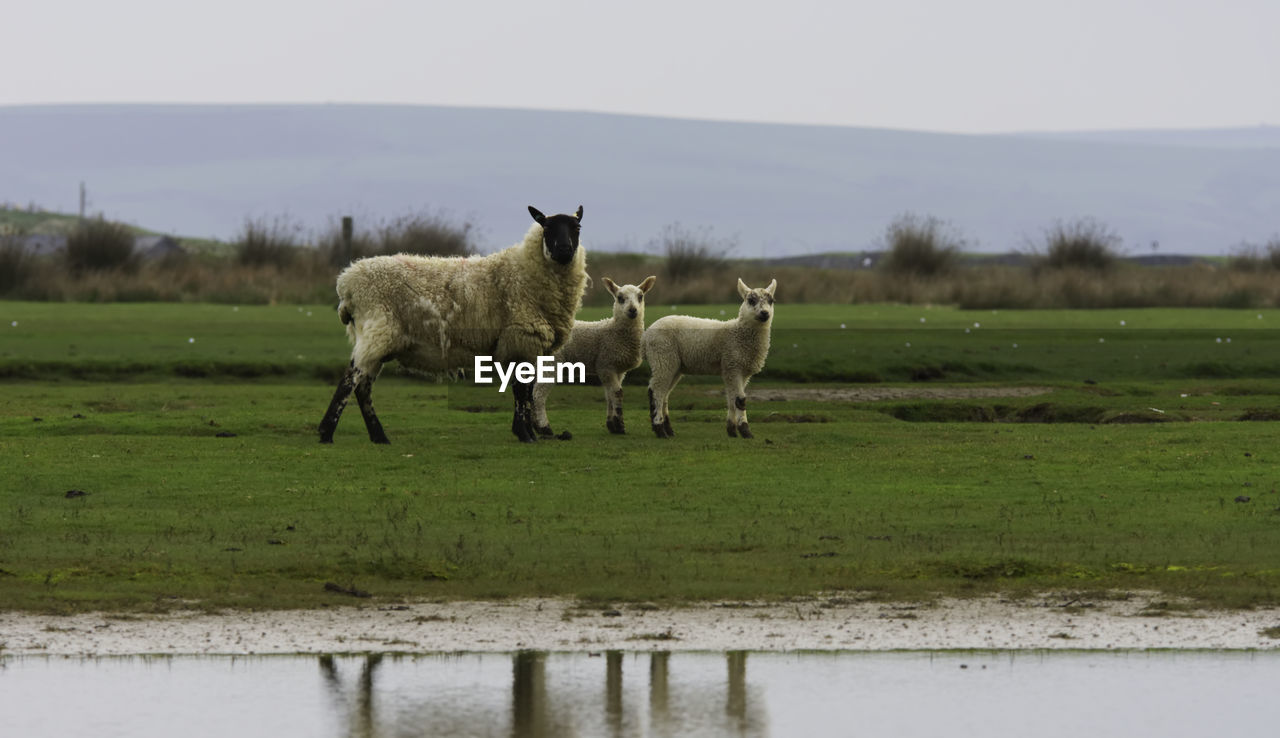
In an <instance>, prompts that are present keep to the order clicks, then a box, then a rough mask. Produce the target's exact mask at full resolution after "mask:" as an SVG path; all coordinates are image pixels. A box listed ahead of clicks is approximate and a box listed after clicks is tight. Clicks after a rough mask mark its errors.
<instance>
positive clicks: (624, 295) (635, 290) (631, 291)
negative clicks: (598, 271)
mask: <svg viewBox="0 0 1280 738" xmlns="http://www.w3.org/2000/svg"><path fill="white" fill-rule="evenodd" d="M657 279H658V278H657V277H648V278H646V279H645V280H644V281H643V282H641V283H640V284H624V285H622V286H621V287H619V286H618V285H616V284H614V282H613V280H612V279H609V278H608V277H605V278H604V286H605V289H607V290H609V294H611V295H613V319H614V320H639V321H640V325H642V326H643V325H644V295H645V293H646V292H648V291H649V288H650V287H653V283H654V282H655V281H657Z"/></svg>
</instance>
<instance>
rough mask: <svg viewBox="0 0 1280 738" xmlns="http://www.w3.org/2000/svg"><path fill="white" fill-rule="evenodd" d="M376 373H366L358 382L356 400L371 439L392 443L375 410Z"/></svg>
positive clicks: (376, 441) (375, 441)
mask: <svg viewBox="0 0 1280 738" xmlns="http://www.w3.org/2000/svg"><path fill="white" fill-rule="evenodd" d="M374 376H375V375H374V374H366V375H364V378H363V379H361V380H360V382H359V383H358V384H356V402H357V403H358V404H359V405H360V415H362V416H363V417H364V427H365V428H366V429H367V430H368V431H369V440H370V441H373V442H374V443H391V439H389V438H387V434H386V432H385V431H383V430H382V423H381V422H380V421H379V420H378V416H377V414H376V413H374V412H373V378H374Z"/></svg>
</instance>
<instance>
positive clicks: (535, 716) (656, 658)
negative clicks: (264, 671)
mask: <svg viewBox="0 0 1280 738" xmlns="http://www.w3.org/2000/svg"><path fill="white" fill-rule="evenodd" d="M388 658H389V659H392V660H393V661H401V660H407V661H411V662H417V663H419V665H422V663H421V662H434V664H435V666H437V667H439V671H440V672H451V671H452V672H457V671H464V672H465V671H467V668H466V662H468V661H470V660H474V659H479V660H492V659H494V658H501V657H498V656H483V655H471V656H466V655H463V656H435V657H394V656H388V657H384V656H383V655H381V654H371V655H367V656H363V657H346V658H335V657H334V656H331V655H324V656H320V657H318V661H319V666H320V674H321V677H322V679H323V681H324V683H325V686H326V689H327V691H328V694H329V699H330V700H331V704H332V706H333V709H334V712H335V716H336V718H337V722H338V723H339V724H341V725H343V726H345V729H346V732H345V733H343V735H346V736H350V737H351V738H382V737H384V736H399V735H412V734H420V735H455V734H456V735H510V736H512V737H513V738H549V737H552V736H556V737H558V736H576V735H608V736H631V735H653V736H683V735H689V734H691V732H696V733H698V734H700V735H725V736H763V735H767V730H766V727H767V723H768V721H767V719H766V717H765V713H764V710H763V706H762V705H759V706H757V705H755V704H753V702H752V694H753V690H752V689H751V688H750V687H749V686H748V684H747V653H746V652H745V651H735V652H730V653H727V654H725V655H724V656H723V659H724V662H725V666H726V678H725V681H724V683H723V684H722V685H715V684H709V683H706V682H705V681H703V680H686V681H684V682H681V683H679V688H680V693H679V695H678V696H677V697H675V698H674V699H673V697H672V695H671V677H670V670H671V654H670V653H668V652H654V653H651V654H648V655H641V654H631V655H630V659H629V661H630V662H631V664H632V668H633V669H636V670H637V672H638V673H639V674H641V675H643V674H644V673H645V672H646V671H647V673H648V679H647V685H646V686H647V692H648V700H647V704H646V702H645V701H641V700H639V699H635V697H636V696H637V695H636V694H633V693H635V692H636V691H637V690H635V689H630V690H628V689H627V688H624V667H625V664H626V662H627V661H628V654H625V653H623V652H622V651H607V652H604V654H603V662H604V674H603V679H604V685H603V686H604V689H603V694H600V693H599V692H596V694H600V698H593V697H592V692H593V690H592V689H590V679H591V674H590V672H591V671H592V669H591V668H590V666H586V667H584V666H583V665H582V664H581V661H582V659H583V658H584V657H583V656H582V655H580V654H578V655H575V654H562V655H551V654H547V653H545V652H541V651H521V652H518V653H516V654H513V655H511V656H510V657H509V658H510V659H511V691H510V705H509V713H508V714H509V729H508V726H506V725H503V724H502V723H504V722H506V721H505V720H504V715H503V712H504V711H503V710H500V709H495V708H497V707H498V705H496V704H494V703H493V700H492V693H493V691H494V690H493V688H494V686H495V685H493V684H489V685H487V686H481V685H474V689H473V690H472V691H470V692H469V693H466V694H461V695H460V694H450V695H442V694H441V693H440V692H439V691H435V692H433V691H432V690H429V689H424V690H423V691H422V692H421V693H419V694H411V693H405V692H404V691H402V690H393V689H390V688H384V689H383V690H381V692H380V690H379V689H378V687H377V686H376V685H375V675H376V672H377V670H378V667H379V666H380V665H382V663H383V661H384V659H388ZM585 658H586V659H587V661H588V664H590V663H592V662H594V663H597V664H598V663H599V659H600V658H601V657H600V656H599V655H595V654H592V655H589V656H587V657H585ZM549 659H555V660H556V661H557V664H556V665H557V666H558V667H561V668H560V669H559V671H557V673H556V674H555V675H554V676H553V677H552V678H551V679H550V680H549V679H548V660H549ZM643 659H647V660H648V664H647V665H646V664H643V661H642V660H643ZM344 661H345V662H349V663H345V664H344V663H342V662H344ZM637 662H640V663H637ZM343 667H347V668H345V669H344V668H343ZM352 667H354V668H352ZM460 667H462V668H460ZM645 667H647V668H645ZM353 670H354V671H358V673H357V674H355V675H352V674H350V673H347V674H344V673H343V672H344V671H345V672H351V671H353ZM691 676H692V675H691ZM596 678H597V679H598V678H599V674H598V672H597V675H596ZM597 684H598V682H597ZM393 692H394V694H395V696H394V697H392V696H391V694H392V693H393ZM433 697H435V699H433ZM378 710H385V711H387V714H385V715H381V714H377V711H378ZM466 716H472V717H474V718H475V719H476V722H473V723H471V724H470V726H469V727H464V725H463V724H464V723H465V722H466V719H467V717H466Z"/></svg>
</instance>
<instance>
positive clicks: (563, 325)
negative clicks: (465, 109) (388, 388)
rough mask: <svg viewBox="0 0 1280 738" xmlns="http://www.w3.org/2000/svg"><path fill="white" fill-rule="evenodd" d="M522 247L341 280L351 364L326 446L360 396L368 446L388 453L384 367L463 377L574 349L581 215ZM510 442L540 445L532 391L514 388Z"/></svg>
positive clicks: (360, 264) (546, 228)
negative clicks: (381, 396)
mask: <svg viewBox="0 0 1280 738" xmlns="http://www.w3.org/2000/svg"><path fill="white" fill-rule="evenodd" d="M529 214H530V215H532V216H533V219H534V221H535V223H534V224H533V225H532V226H530V228H529V231H528V233H526V234H525V236H524V240H523V241H522V242H520V243H518V244H516V245H514V246H511V247H510V248H507V249H505V250H503V251H499V252H498V253H495V254H490V255H488V256H484V257H478V258H477V257H421V256H412V255H408V254H396V255H395V256H375V257H372V258H368V259H361V260H359V261H356V262H354V263H353V264H351V266H349V267H347V268H346V269H345V270H343V272H342V274H340V275H338V282H337V290H338V299H339V303H338V316H339V317H340V318H341V319H342V322H343V323H344V324H345V325H346V326H347V337H348V338H349V339H350V341H351V344H352V351H351V362H350V364H349V365H348V368H347V371H346V373H345V374H343V376H342V379H341V380H340V381H339V382H338V388H337V390H336V391H335V392H334V394H333V400H332V402H330V403H329V409H328V410H327V411H326V412H325V414H324V418H323V419H322V420H321V421H320V427H319V431H320V442H321V443H332V442H333V432H334V429H335V428H336V427H337V425H338V418H339V417H340V416H341V415H342V410H343V408H344V407H345V406H346V403H347V400H348V399H349V398H350V396H351V393H352V392H355V396H356V401H357V402H358V403H359V405H360V414H361V415H362V416H363V417H364V423H365V428H366V429H367V430H368V431H369V440H371V441H373V442H374V443H390V440H388V438H387V434H386V433H385V432H384V431H383V429H382V424H381V422H379V420H378V416H377V415H376V414H375V413H374V411H373V402H372V400H371V392H372V388H373V381H374V380H375V379H377V377H378V373H379V372H380V371H381V370H382V365H383V364H385V363H386V362H388V361H391V360H393V359H394V360H396V361H399V362H400V364H401V365H402V366H404V367H406V368H408V369H411V370H414V371H424V372H431V373H450V374H452V373H455V372H457V371H459V370H462V369H465V368H471V367H472V366H473V362H474V361H475V357H477V356H492V357H493V358H494V360H495V361H497V362H503V363H511V362H530V363H533V362H536V360H537V357H538V356H544V355H550V354H553V353H554V352H555V351H556V350H558V349H559V348H560V347H561V346H562V345H564V343H565V341H567V340H568V338H569V334H570V332H571V331H572V330H573V316H574V314H575V313H577V312H578V308H579V307H580V306H581V305H582V293H583V291H584V290H585V289H586V280H587V271H586V251H585V249H583V248H580V247H579V231H580V229H581V222H582V207H581V206H579V207H578V210H577V212H576V213H574V214H573V215H552V216H550V217H548V216H545V215H543V214H542V213H541V212H539V211H538V209H537V208H535V207H533V206H532V205H531V206H529ZM512 385H513V394H514V396H515V413H514V416H513V417H512V420H511V432H512V433H514V434H515V435H516V437H517V438H518V439H520V441H522V442H525V443H530V442H533V441H536V440H537V436H536V434H535V432H534V426H533V383H532V382H521V381H518V380H515V381H513V382H512Z"/></svg>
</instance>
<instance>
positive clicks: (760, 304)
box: [738, 279, 778, 325]
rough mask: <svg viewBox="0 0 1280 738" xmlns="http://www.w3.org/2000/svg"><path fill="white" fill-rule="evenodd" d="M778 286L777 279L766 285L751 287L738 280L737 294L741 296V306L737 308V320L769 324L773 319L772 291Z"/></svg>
mask: <svg viewBox="0 0 1280 738" xmlns="http://www.w3.org/2000/svg"><path fill="white" fill-rule="evenodd" d="M777 287H778V280H776V279H775V280H773V281H772V282H770V283H769V286H768V287H764V288H760V287H757V288H755V289H752V288H750V287H748V286H747V284H746V282H743V281H742V280H741V279H739V280H738V294H739V295H741V296H742V306H741V307H739V308H738V320H742V321H747V322H753V323H762V324H764V325H769V321H771V320H773V313H774V309H773V291H774V290H775V289H777Z"/></svg>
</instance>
